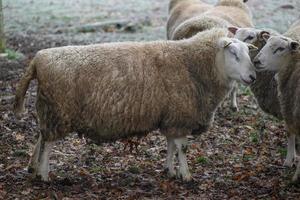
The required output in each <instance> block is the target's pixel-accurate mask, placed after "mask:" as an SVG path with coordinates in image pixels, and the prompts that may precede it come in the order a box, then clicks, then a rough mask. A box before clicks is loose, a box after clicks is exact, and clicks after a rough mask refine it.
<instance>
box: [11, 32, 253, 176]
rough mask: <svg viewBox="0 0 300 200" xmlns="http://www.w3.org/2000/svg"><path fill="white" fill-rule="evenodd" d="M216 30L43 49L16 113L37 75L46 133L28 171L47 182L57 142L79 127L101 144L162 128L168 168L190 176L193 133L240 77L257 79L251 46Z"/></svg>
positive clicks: (25, 79)
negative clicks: (181, 36) (189, 35)
mask: <svg viewBox="0 0 300 200" xmlns="http://www.w3.org/2000/svg"><path fill="white" fill-rule="evenodd" d="M228 34H229V31H228V30H227V29H218V28H216V29H212V30H208V31H204V32H201V33H199V34H197V35H196V36H194V37H192V38H189V39H186V40H180V41H155V42H124V43H108V44H97V45H89V46H67V47H59V48H51V49H45V50H41V51H39V52H38V53H37V54H36V56H35V57H34V59H33V61H32V62H31V64H30V66H29V68H28V69H27V70H26V72H25V74H24V75H23V76H22V78H21V79H20V81H19V83H18V86H17V90H16V96H15V103H14V112H15V114H16V116H18V117H20V115H21V113H22V112H23V110H24V98H25V94H26V90H27V89H28V85H29V83H30V81H31V80H33V79H37V80H38V89H37V99H36V109H37V116H38V120H39V127H40V134H39V139H38V142H37V143H36V146H35V149H34V152H33V155H32V157H31V159H30V162H29V166H28V170H29V171H30V172H32V173H33V175H34V176H35V177H40V178H41V179H42V180H44V181H47V180H48V178H49V177H48V172H49V155H50V152H51V148H52V147H53V145H54V142H55V141H56V140H58V139H61V138H62V137H64V136H67V135H68V134H69V133H71V132H79V133H81V134H83V135H85V136H86V137H87V138H91V139H92V140H94V141H95V142H97V143H101V142H109V141H115V140H117V139H120V138H128V137H131V136H134V135H138V136H143V135H145V134H146V133H149V132H151V131H153V130H157V129H159V130H160V131H161V133H162V134H164V135H165V136H166V137H167V143H168V145H167V146H168V148H167V150H168V156H167V166H168V172H169V175H171V176H175V175H176V172H175V169H174V164H173V156H174V151H175V150H176V149H177V150H178V161H179V169H178V173H177V174H178V176H179V177H181V178H182V179H183V180H185V181H189V180H191V175H190V173H189V170H188V165H187V159H186V149H187V138H186V135H187V134H191V133H192V134H200V133H201V132H203V131H206V130H207V129H208V127H210V125H211V123H212V121H213V118H214V113H215V111H216V109H217V107H218V105H219V104H220V103H221V101H222V100H223V98H224V97H225V96H226V94H227V93H228V92H229V91H230V88H231V84H232V82H233V81H239V82H242V83H244V84H247V85H248V84H251V83H252V82H253V81H254V80H255V69H254V67H253V64H252V62H251V60H250V57H249V54H248V53H249V50H248V48H250V49H251V48H253V46H252V45H249V44H246V43H243V42H241V41H239V40H237V39H234V38H228V37H227V35H228Z"/></svg>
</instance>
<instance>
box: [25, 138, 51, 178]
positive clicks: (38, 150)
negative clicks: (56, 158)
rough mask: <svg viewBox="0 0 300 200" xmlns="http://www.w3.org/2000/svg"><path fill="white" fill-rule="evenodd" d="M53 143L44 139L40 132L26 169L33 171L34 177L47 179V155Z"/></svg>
mask: <svg viewBox="0 0 300 200" xmlns="http://www.w3.org/2000/svg"><path fill="white" fill-rule="evenodd" d="M53 145H54V142H49V141H45V140H44V139H43V137H42V134H40V136H39V139H38V142H37V144H36V145H35V149H34V152H33V155H32V157H31V159H30V162H29V166H28V171H29V172H31V173H33V176H34V177H35V178H40V179H41V180H43V181H49V157H50V153H51V150H52V147H53Z"/></svg>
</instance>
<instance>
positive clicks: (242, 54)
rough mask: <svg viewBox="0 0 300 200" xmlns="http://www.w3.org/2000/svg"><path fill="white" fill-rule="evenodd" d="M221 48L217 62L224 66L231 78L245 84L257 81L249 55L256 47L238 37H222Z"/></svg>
mask: <svg viewBox="0 0 300 200" xmlns="http://www.w3.org/2000/svg"><path fill="white" fill-rule="evenodd" d="M219 48H220V51H219V52H218V55H217V60H216V62H217V64H218V65H219V66H223V67H224V73H225V75H226V76H227V77H228V78H229V79H230V80H236V81H239V82H241V83H243V84H245V85H249V84H251V83H253V82H254V81H255V79H256V74H255V69H254V66H253V64H252V62H251V60H250V57H249V49H255V48H256V47H254V46H253V45H251V44H246V43H244V42H242V41H240V40H238V39H234V38H221V39H220V40H219Z"/></svg>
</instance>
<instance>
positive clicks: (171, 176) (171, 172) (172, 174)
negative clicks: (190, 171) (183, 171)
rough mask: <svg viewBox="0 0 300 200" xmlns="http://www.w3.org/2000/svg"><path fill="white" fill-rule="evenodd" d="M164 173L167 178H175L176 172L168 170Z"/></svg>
mask: <svg viewBox="0 0 300 200" xmlns="http://www.w3.org/2000/svg"><path fill="white" fill-rule="evenodd" d="M165 172H166V173H167V174H168V177H170V178H174V177H176V172H175V170H169V169H168V168H166V169H165Z"/></svg>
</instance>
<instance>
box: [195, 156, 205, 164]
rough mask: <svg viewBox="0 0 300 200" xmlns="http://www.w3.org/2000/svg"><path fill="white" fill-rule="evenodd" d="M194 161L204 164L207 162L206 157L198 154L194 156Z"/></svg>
mask: <svg viewBox="0 0 300 200" xmlns="http://www.w3.org/2000/svg"><path fill="white" fill-rule="evenodd" d="M196 162H197V163H199V164H203V165H204V164H207V163H208V159H207V158H206V157H204V156H200V157H198V158H196Z"/></svg>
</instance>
